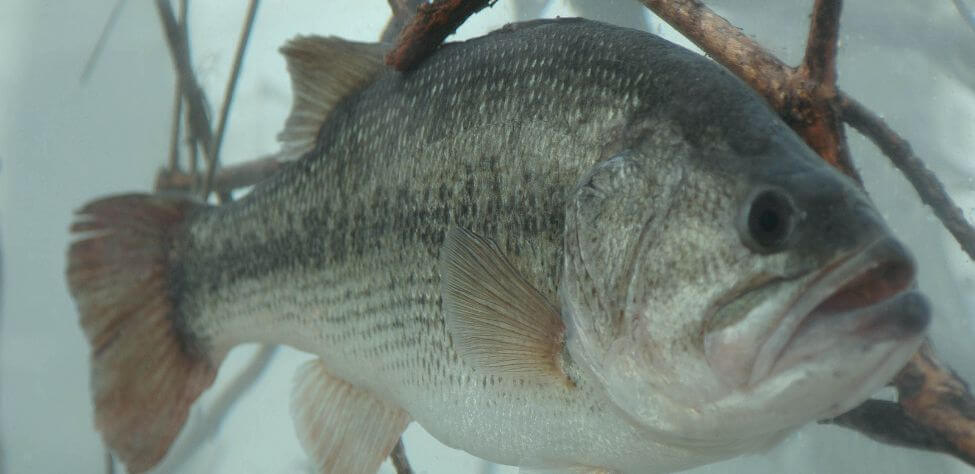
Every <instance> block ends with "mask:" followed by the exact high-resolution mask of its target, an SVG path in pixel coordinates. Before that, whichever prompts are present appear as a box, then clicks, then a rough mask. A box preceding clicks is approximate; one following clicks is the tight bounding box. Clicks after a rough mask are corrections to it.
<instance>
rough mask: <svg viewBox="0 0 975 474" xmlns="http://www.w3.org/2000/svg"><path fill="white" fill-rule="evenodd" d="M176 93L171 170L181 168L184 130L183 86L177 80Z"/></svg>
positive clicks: (170, 153)
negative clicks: (181, 145)
mask: <svg viewBox="0 0 975 474" xmlns="http://www.w3.org/2000/svg"><path fill="white" fill-rule="evenodd" d="M175 89H176V93H175V94H174V96H173V121H172V124H171V125H170V127H169V130H170V134H169V164H168V166H167V168H168V169H169V171H176V170H177V169H179V137H180V135H181V132H182V130H183V127H182V125H183V88H182V87H181V86H180V84H179V81H177V82H176V88H175Z"/></svg>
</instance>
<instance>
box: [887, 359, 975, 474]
mask: <svg viewBox="0 0 975 474" xmlns="http://www.w3.org/2000/svg"><path fill="white" fill-rule="evenodd" d="M894 386H895V387H896V388H897V393H898V403H899V404H900V406H902V407H903V408H904V412H905V413H906V414H907V416H908V417H910V418H911V419H913V420H915V421H917V422H919V424H921V425H922V426H925V427H926V428H929V429H931V430H932V431H934V432H936V433H937V434H938V435H940V436H942V437H943V438H944V440H945V448H944V452H946V453H949V454H952V455H954V456H956V457H958V458H959V459H961V460H962V461H964V462H966V463H968V464H969V465H971V466H975V399H973V398H972V395H971V390H970V389H969V387H968V384H966V383H965V381H963V380H962V379H961V378H960V377H958V374H956V373H955V371H953V370H951V368H950V367H948V366H947V365H945V364H944V363H943V362H941V361H940V360H938V358H937V357H936V356H935V355H934V352H933V351H932V350H931V347H930V345H928V344H927V343H925V345H924V346H922V347H921V350H919V351H918V352H917V354H914V358H913V359H911V362H910V363H909V364H908V365H907V367H905V368H904V370H902V371H901V372H900V374H898V375H897V377H896V378H895V379H894Z"/></svg>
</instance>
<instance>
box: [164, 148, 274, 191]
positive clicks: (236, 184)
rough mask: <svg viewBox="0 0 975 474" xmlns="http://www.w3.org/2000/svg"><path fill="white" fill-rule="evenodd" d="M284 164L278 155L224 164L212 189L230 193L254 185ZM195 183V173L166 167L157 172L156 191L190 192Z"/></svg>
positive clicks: (215, 178) (214, 180)
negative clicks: (234, 163) (228, 164)
mask: <svg viewBox="0 0 975 474" xmlns="http://www.w3.org/2000/svg"><path fill="white" fill-rule="evenodd" d="M282 165H283V163H282V162H280V161H278V158H277V156H274V155H271V156H265V157H263V158H258V159H256V160H252V161H248V162H246V163H241V164H237V165H230V166H223V167H221V168H220V170H219V171H217V172H216V173H215V174H214V178H213V185H212V189H213V191H215V192H217V193H230V192H231V191H234V190H235V189H240V188H245V187H247V186H253V185H255V184H257V183H259V182H261V181H262V180H264V178H267V177H268V176H270V175H272V174H274V173H275V172H276V171H277V170H278V169H280V168H281V166H282ZM195 185H196V182H195V175H194V174H193V173H184V172H183V171H180V170H178V169H176V170H170V169H168V168H165V169H161V170H159V173H157V174H156V183H155V189H156V191H185V192H190V191H192V190H193V189H194V186H195Z"/></svg>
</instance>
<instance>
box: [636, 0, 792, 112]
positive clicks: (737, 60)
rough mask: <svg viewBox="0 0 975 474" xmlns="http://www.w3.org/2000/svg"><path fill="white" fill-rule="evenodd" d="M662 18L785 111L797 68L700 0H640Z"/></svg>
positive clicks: (777, 108)
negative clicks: (784, 61) (785, 62)
mask: <svg viewBox="0 0 975 474" xmlns="http://www.w3.org/2000/svg"><path fill="white" fill-rule="evenodd" d="M640 1H641V3H643V4H644V5H646V6H647V8H649V9H651V10H653V12H654V13H656V14H657V16H659V17H660V18H661V19H663V20H664V21H666V22H667V23H669V24H670V25H671V26H673V27H674V28H675V29H677V31H680V32H681V34H683V35H684V36H685V37H687V39H689V40H691V41H692V42H694V44H696V45H697V46H698V47H700V48H701V49H702V50H704V51H705V52H707V53H708V55H710V56H711V57H713V58H714V59H715V60H716V61H718V62H719V63H721V64H722V65H724V67H726V68H728V69H729V70H730V71H731V72H733V73H735V75H736V76H738V77H740V78H741V79H742V80H744V81H745V82H747V83H748V85H750V86H752V88H753V89H755V90H756V91H758V93H759V94H761V95H762V96H763V97H765V98H766V100H768V101H769V102H770V103H771V104H772V107H773V108H774V109H775V110H777V111H779V113H780V114H781V113H782V111H783V110H787V109H788V106H787V103H786V101H787V100H788V98H789V96H790V95H791V92H790V89H789V87H790V82H791V80H790V78H791V77H792V74H793V72H794V71H793V69H792V68H791V67H789V66H787V65H785V64H784V63H783V62H782V61H780V60H779V58H777V57H775V56H774V55H772V53H770V52H768V51H767V50H766V49H765V48H763V47H761V46H760V45H759V44H758V43H756V42H755V41H753V40H752V39H751V38H749V37H748V36H745V34H744V33H742V32H741V30H739V29H738V28H737V27H736V26H734V25H732V24H731V23H728V20H725V19H724V18H722V17H720V16H718V14H716V13H714V12H713V11H711V9H709V8H708V7H706V6H704V4H702V3H701V2H699V1H697V0H640Z"/></svg>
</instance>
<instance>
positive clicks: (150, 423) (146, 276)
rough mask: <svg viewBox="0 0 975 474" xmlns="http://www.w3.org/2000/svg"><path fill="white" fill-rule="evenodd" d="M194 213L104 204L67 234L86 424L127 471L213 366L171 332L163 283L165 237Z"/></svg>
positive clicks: (177, 416) (184, 410) (140, 466)
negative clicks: (90, 402)
mask: <svg viewBox="0 0 975 474" xmlns="http://www.w3.org/2000/svg"><path fill="white" fill-rule="evenodd" d="M197 206H198V205H197V204H194V203H193V202H191V201H187V200H177V199H172V198H164V197H159V196H150V195H141V194H130V195H122V196H114V197H109V198H106V199H101V200H98V201H95V202H92V203H90V204H88V205H86V206H85V207H83V208H82V209H80V210H79V211H78V214H79V215H80V216H81V218H80V220H79V221H78V222H76V223H74V225H72V227H71V230H72V232H75V233H83V237H82V239H81V240H79V241H76V242H74V243H73V244H72V245H71V247H70V248H69V250H68V270H67V279H68V286H69V287H70V290H71V295H72V296H73V297H74V299H75V302H76V304H77V306H78V311H79V313H80V314H81V327H82V329H84V331H85V335H86V336H87V338H88V342H89V344H91V391H92V396H93V398H94V405H95V425H96V426H97V428H98V430H99V431H100V432H101V434H102V437H103V439H104V440H105V442H106V443H107V444H108V446H109V448H111V450H112V451H113V452H114V453H115V454H116V455H117V456H118V457H119V458H120V459H121V460H122V461H123V462H124V463H125V465H126V467H127V468H128V470H129V471H130V472H141V471H144V470H147V469H149V468H151V467H152V466H154V465H155V464H156V463H157V462H159V460H160V459H161V458H162V457H163V456H164V455H165V454H166V451H167V450H168V449H169V446H170V444H172V442H173V440H174V439H175V438H176V435H177V434H178V433H179V430H180V428H181V427H182V426H183V423H184V422H185V421H186V417H187V415H188V413H189V408H190V406H191V405H192V404H193V401H194V400H196V398H197V397H198V396H199V395H200V393H201V392H203V390H205V389H206V388H207V387H209V386H210V384H211V383H213V379H214V376H215V375H216V369H217V365H218V364H219V361H212V360H209V359H208V358H207V356H206V355H204V354H202V353H201V352H200V351H198V350H196V349H195V347H194V346H193V344H192V340H191V339H189V338H187V337H186V335H185V334H183V333H182V332H181V330H180V328H181V327H182V326H181V325H180V323H179V321H180V320H181V316H180V315H179V314H178V312H177V308H176V306H175V304H174V303H175V301H174V294H175V292H174V288H173V286H172V283H171V282H172V278H171V276H170V269H171V268H172V264H173V262H172V259H173V256H172V254H173V239H172V237H173V236H174V235H175V234H176V232H177V231H178V230H179V229H180V228H182V227H183V225H182V223H183V222H184V220H185V217H186V216H187V214H188V213H189V212H190V211H191V210H192V209H193V208H195V207H197ZM174 322H175V323H176V324H174Z"/></svg>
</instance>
